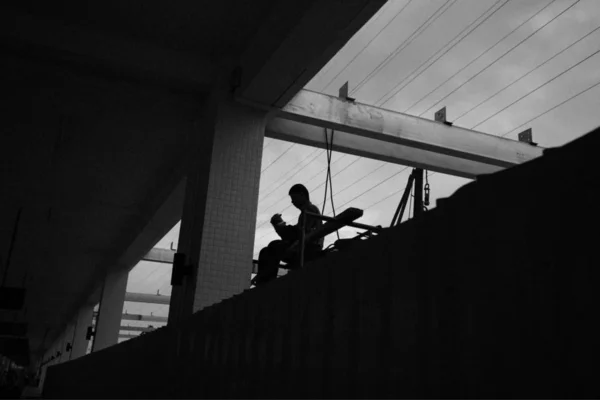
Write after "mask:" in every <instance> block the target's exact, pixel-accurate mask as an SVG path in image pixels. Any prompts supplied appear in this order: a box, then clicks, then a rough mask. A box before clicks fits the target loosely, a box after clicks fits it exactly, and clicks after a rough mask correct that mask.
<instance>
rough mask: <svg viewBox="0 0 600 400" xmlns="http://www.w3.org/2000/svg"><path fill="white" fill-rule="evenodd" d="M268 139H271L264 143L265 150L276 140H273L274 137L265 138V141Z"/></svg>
mask: <svg viewBox="0 0 600 400" xmlns="http://www.w3.org/2000/svg"><path fill="white" fill-rule="evenodd" d="M266 140H269V141H268V142H267V143H264V144H263V151H264V150H265V149H266V148H267V147H269V146H270V145H272V144H273V142H274V140H273V139H269V138H265V141H266Z"/></svg>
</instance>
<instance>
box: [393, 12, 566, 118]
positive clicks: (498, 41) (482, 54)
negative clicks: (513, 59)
mask: <svg viewBox="0 0 600 400" xmlns="http://www.w3.org/2000/svg"><path fill="white" fill-rule="evenodd" d="M555 1H557V0H551V1H550V3H548V4H546V5H545V6H544V7H543V8H542V9H540V10H539V11H537V12H536V13H534V14H533V15H531V16H530V17H529V18H527V19H526V20H525V21H523V22H521V23H520V24H519V25H518V26H517V27H516V28H514V29H513V30H511V31H510V32H508V33H507V34H506V35H504V36H503V37H502V38H500V39H499V40H497V41H496V43H494V44H493V45H491V46H490V47H488V48H487V49H486V50H484V51H483V52H482V53H481V54H479V55H478V56H477V57H475V58H474V59H473V60H471V61H469V62H468V63H467V64H466V65H464V66H463V67H461V68H460V69H459V70H458V71H456V72H455V73H454V74H453V75H452V76H450V77H449V78H447V79H446V80H445V81H444V82H442V83H440V84H439V85H437V86H436V87H435V88H433V89H432V90H431V91H429V92H428V93H426V94H425V95H424V96H422V97H421V98H420V99H418V100H417V101H415V102H414V103H413V104H411V105H410V106H409V107H408V108H406V109H405V110H404V111H403V112H408V111H409V110H410V109H411V108H413V107H414V106H416V105H417V104H419V103H420V102H421V101H423V100H424V99H426V98H427V97H429V96H430V95H431V94H433V93H435V92H436V91H437V90H438V89H439V88H441V87H442V86H444V85H445V84H446V83H448V82H450V81H451V80H452V79H454V77H456V76H457V75H458V74H460V73H461V72H462V71H464V70H465V69H467V68H468V67H469V66H471V65H472V64H473V63H474V62H476V61H477V60H479V59H480V58H481V57H483V56H484V55H486V54H487V53H488V52H490V51H491V50H492V49H493V48H495V47H496V46H497V45H499V44H500V43H501V42H503V41H504V39H506V38H507V37H509V36H510V35H512V34H513V33H514V32H516V31H517V30H518V29H519V28H521V27H522V26H523V25H525V24H527V23H528V22H529V21H531V20H532V19H533V18H535V17H536V16H537V15H539V14H540V13H541V12H543V11H544V10H545V9H546V8H548V7H549V6H550V5H551V4H552V3H554V2H555ZM423 114H424V113H423ZM421 115H422V114H421Z"/></svg>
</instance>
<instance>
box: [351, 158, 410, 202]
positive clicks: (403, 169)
mask: <svg viewBox="0 0 600 400" xmlns="http://www.w3.org/2000/svg"><path fill="white" fill-rule="evenodd" d="M408 168H409V167H404V168H402V169H401V170H400V171H398V172H396V173H395V174H393V175H391V176H389V177H387V178H385V179H384V180H382V181H381V182H379V183H377V184H376V185H373V186H371V187H370V188H368V189H367V190H365V191H363V192H361V193H359V194H358V195H356V196H354V197H353V198H352V199H350V200H348V201H347V202H345V203H344V204H342V205H341V206H339V208H342V207H344V206H345V205H346V204H348V203H350V202H353V201H354V200H356V199H358V198H360V197H362V196H364V195H365V194H366V193H367V192H370V191H371V190H373V189H375V188H378V187H379V186H381V185H383V184H384V183H385V182H387V181H389V180H390V179H392V178H394V177H396V176H398V175H399V174H401V173H402V172H404V171H406V170H407V169H408Z"/></svg>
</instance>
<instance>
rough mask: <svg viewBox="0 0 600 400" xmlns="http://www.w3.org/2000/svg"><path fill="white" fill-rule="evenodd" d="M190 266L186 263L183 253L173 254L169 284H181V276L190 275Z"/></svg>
mask: <svg viewBox="0 0 600 400" xmlns="http://www.w3.org/2000/svg"><path fill="white" fill-rule="evenodd" d="M191 272H192V266H191V265H189V264H186V260H185V254H183V253H175V254H174V255H173V272H172V274H171V286H181V285H182V284H183V278H184V277H185V276H188V275H190V274H191Z"/></svg>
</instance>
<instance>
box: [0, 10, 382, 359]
mask: <svg viewBox="0 0 600 400" xmlns="http://www.w3.org/2000/svg"><path fill="white" fill-rule="evenodd" d="M383 3H384V1H366V0H353V1H332V0H331V1H330V0H322V1H319V2H317V1H306V0H304V1H274V0H253V1H234V0H228V1H218V2H199V1H183V0H182V1H171V2H147V1H141V0H139V1H137V0H136V1H126V2H123V1H116V0H115V1H103V2H87V1H79V2H75V1H62V2H39V3H38V2H27V1H8V2H3V4H2V6H1V7H2V9H1V10H0V43H2V47H3V63H2V66H1V67H0V68H1V69H2V83H3V87H4V88H5V90H3V92H2V96H3V99H2V100H3V104H5V109H4V115H5V116H4V117H3V121H2V131H3V132H2V140H3V143H2V146H0V148H1V152H0V154H1V156H2V161H1V162H2V168H1V171H0V173H1V179H2V181H1V182H2V196H1V197H0V199H1V201H2V207H1V208H0V246H1V247H0V256H1V257H0V264H1V265H2V267H1V268H2V271H3V272H4V267H5V265H6V261H7V254H8V248H9V246H10V242H11V237H12V234H13V226H14V223H15V218H16V215H17V213H18V211H19V210H21V212H22V213H21V219H20V223H19V226H18V234H17V236H16V241H15V243H14V252H13V255H12V258H11V262H10V270H9V271H8V274H7V275H8V280H7V286H18V287H23V286H24V287H25V288H26V289H27V298H26V306H25V307H24V309H22V310H21V311H18V312H10V311H0V320H1V321H11V322H28V323H29V335H28V336H29V340H30V349H31V352H32V353H33V355H34V357H39V356H40V355H41V354H43V352H44V350H45V349H46V348H47V347H48V346H50V345H51V344H52V343H53V341H54V340H55V339H56V337H57V335H59V334H60V332H61V331H62V330H63V329H64V327H65V325H66V324H68V323H69V322H70V321H71V320H72V318H73V317H74V313H75V312H76V310H77V309H78V307H79V306H80V305H81V304H82V302H94V301H97V297H94V294H95V293H97V291H98V288H99V285H100V282H101V277H102V276H103V274H104V273H105V271H106V270H107V269H110V268H125V269H127V268H131V267H132V266H133V265H134V264H135V262H137V260H138V259H139V258H140V257H141V256H142V255H143V253H144V251H146V250H148V249H149V248H150V247H152V245H153V244H154V243H155V242H156V241H157V240H158V239H159V238H160V237H161V236H162V235H164V234H165V233H166V232H167V231H168V230H169V229H170V228H171V227H172V225H173V224H174V223H175V222H176V221H177V219H178V218H179V216H180V209H181V203H182V194H183V190H182V188H183V185H182V180H183V179H184V170H185V165H186V162H187V161H188V158H189V156H188V154H189V153H188V150H189V149H188V148H189V146H190V143H197V142H198V140H197V138H198V136H200V135H201V132H199V126H201V125H199V120H200V119H201V118H202V112H201V110H202V104H203V101H204V99H205V97H206V94H207V92H208V90H209V89H210V87H211V84H212V83H213V82H214V79H215V76H217V75H218V74H223V73H226V75H229V72H230V71H232V70H234V69H235V68H236V67H237V68H239V69H240V71H241V76H240V77H239V79H237V81H238V82H237V83H235V80H234V83H235V85H234V86H235V87H237V91H236V94H237V95H238V96H239V97H243V98H244V99H247V100H250V101H253V102H260V103H263V104H265V105H272V104H276V105H277V104H281V103H283V104H285V102H286V101H287V99H289V98H290V97H291V96H293V95H294V93H295V91H297V90H298V89H300V88H301V87H302V86H304V84H306V83H307V82H308V80H309V79H311V78H312V76H313V75H314V74H315V73H316V72H317V71H318V70H319V69H320V68H321V67H322V66H323V65H324V64H325V63H326V62H327V61H328V60H329V58H330V57H331V56H333V55H334V54H335V52H336V51H338V50H339V49H340V48H341V47H342V46H343V45H344V44H345V43H346V41H347V40H348V39H349V38H350V37H351V36H352V35H353V34H354V33H355V32H356V31H357V30H358V29H360V27H361V26H362V25H363V24H364V23H365V22H366V21H367V20H368V19H369V18H370V17H371V16H372V15H373V14H374V13H375V12H376V11H377V10H378V9H379V8H380V7H381V6H382V4H383ZM326 22H329V23H328V24H326ZM319 27H321V28H319ZM234 76H235V75H234ZM6 89H8V90H6Z"/></svg>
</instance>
